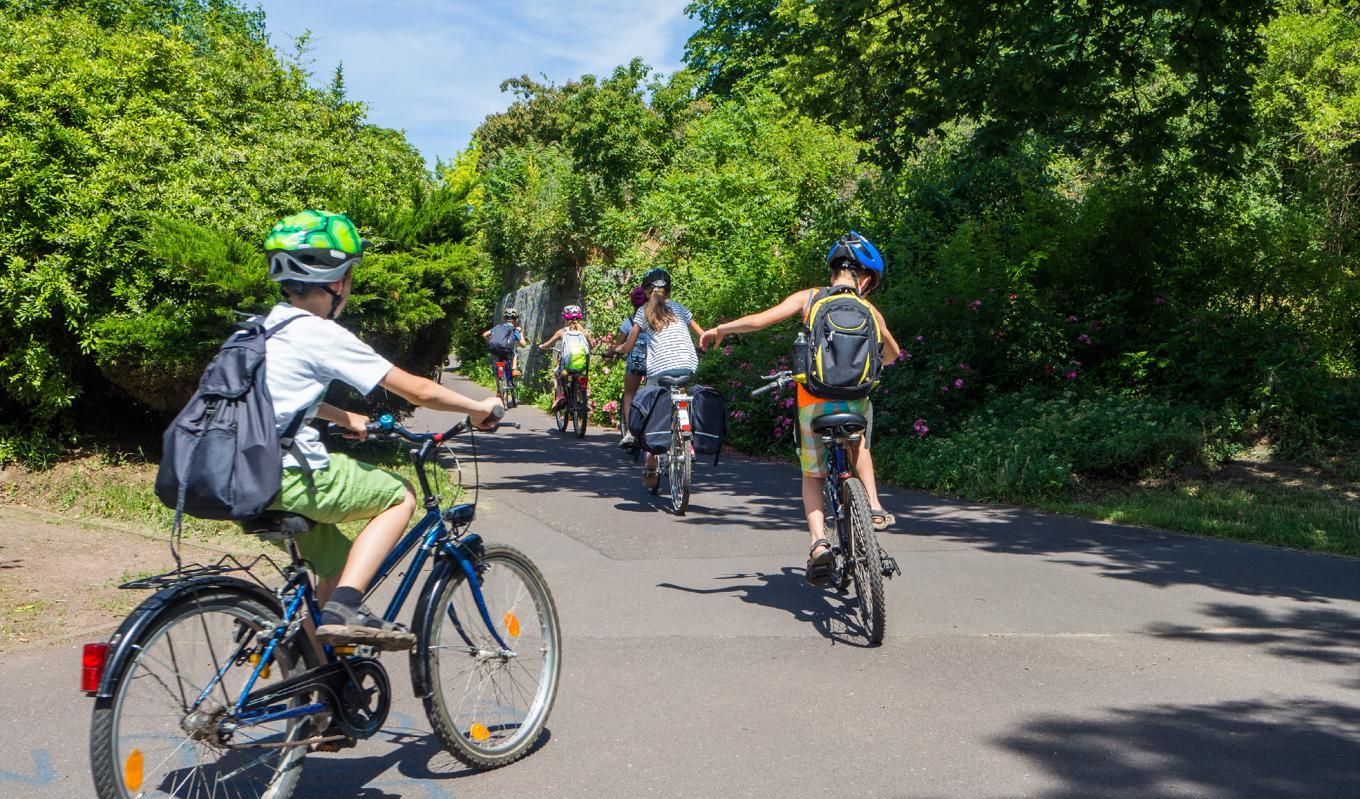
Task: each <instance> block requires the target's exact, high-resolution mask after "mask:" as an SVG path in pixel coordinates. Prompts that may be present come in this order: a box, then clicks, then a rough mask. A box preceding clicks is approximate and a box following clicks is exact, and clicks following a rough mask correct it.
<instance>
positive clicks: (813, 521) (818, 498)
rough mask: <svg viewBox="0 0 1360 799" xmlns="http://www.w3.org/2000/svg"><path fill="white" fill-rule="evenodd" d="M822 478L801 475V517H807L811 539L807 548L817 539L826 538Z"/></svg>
mask: <svg viewBox="0 0 1360 799" xmlns="http://www.w3.org/2000/svg"><path fill="white" fill-rule="evenodd" d="M823 480H824V478H821V477H813V476H811V475H807V474H805V475H803V515H804V516H805V517H807V525H808V533H810V534H811V536H812V538H811V540H810V541H808V547H809V548H811V546H812V545H813V544H815V543H817V539H819V538H826V511H825V509H824V508H823V507H822V482H823Z"/></svg>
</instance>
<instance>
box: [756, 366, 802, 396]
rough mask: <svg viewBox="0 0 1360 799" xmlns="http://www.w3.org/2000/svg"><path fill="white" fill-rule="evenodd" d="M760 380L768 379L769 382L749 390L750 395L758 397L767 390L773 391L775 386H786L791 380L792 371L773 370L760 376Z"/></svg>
mask: <svg viewBox="0 0 1360 799" xmlns="http://www.w3.org/2000/svg"><path fill="white" fill-rule="evenodd" d="M761 380H769V381H770V382H769V383H767V384H766V385H763V386H761V387H760V388H757V389H755V390H753V391H752V392H751V396H753V397H758V396H760V395H761V394H764V393H766V392H768V391H773V390H775V389H776V388H783V387H785V386H787V385H788V384H789V383H792V382H793V372H788V371H785V372H775V373H774V374H772V375H765V376H764V377H762V378H761Z"/></svg>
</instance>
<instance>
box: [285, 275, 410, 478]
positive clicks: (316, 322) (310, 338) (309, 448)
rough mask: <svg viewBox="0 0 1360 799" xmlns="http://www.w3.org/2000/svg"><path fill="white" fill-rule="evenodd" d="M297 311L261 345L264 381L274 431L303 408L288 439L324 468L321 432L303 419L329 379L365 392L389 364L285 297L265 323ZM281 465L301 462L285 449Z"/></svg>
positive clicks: (310, 464)
mask: <svg viewBox="0 0 1360 799" xmlns="http://www.w3.org/2000/svg"><path fill="white" fill-rule="evenodd" d="M299 314H301V315H302V317H303V318H301V319H298V320H297V321H295V322H292V323H290V324H289V325H288V326H287V327H285V328H284V329H282V330H280V331H279V332H278V333H275V334H274V335H273V336H272V337H271V338H270V339H269V341H268V343H266V344H265V385H267V386H269V395H270V397H272V398H273V400H274V424H275V425H277V426H278V429H279V435H280V436H282V435H283V433H284V430H286V429H287V427H288V423H289V422H291V421H293V417H294V416H296V415H297V413H298V411H300V410H303V409H306V412H307V416H306V421H304V422H303V424H302V427H301V428H300V429H299V430H298V434H297V436H296V438H295V439H294V441H295V442H296V449H295V451H296V452H300V453H301V454H302V456H303V457H304V458H306V460H307V467H308V468H309V469H324V468H326V465H327V464H329V463H330V457H329V456H328V455H327V454H326V447H325V445H324V444H322V443H321V433H320V432H318V431H317V430H316V428H314V427H310V426H308V425H307V422H310V421H311V420H312V418H313V417H314V416H316V411H317V408H319V407H320V406H321V398H322V397H323V396H325V394H326V389H327V388H328V387H329V386H330V384H331V381H332V380H339V381H341V382H342V383H347V384H349V385H351V386H353V387H354V388H355V390H357V391H358V392H359V393H360V394H367V393H368V392H370V391H372V390H373V389H374V388H376V387H377V386H378V384H379V383H381V382H382V379H383V378H384V377H386V376H387V373H388V372H390V371H392V363H391V362H390V361H388V360H387V359H386V358H384V357H382V356H381V355H379V354H378V353H376V352H374V351H373V348H372V347H370V346H368V345H367V344H365V343H364V342H362V341H360V340H359V338H358V337H357V336H355V335H354V334H353V333H351V332H349V331H348V330H346V329H345V328H343V327H341V326H340V325H338V324H336V323H335V322H334V321H332V320H330V319H322V318H321V317H319V316H317V315H315V314H312V313H309V312H307V311H304V310H302V309H300V308H294V307H293V306H291V305H289V304H288V303H286V302H281V303H279V304H278V305H275V306H274V307H273V308H272V309H270V311H269V315H268V316H266V317H265V326H266V327H273V326H274V325H277V324H278V323H280V322H282V321H283V320H285V319H288V318H290V317H293V316H298V315H299ZM283 466H284V468H288V467H290V466H292V467H298V466H301V464H300V463H298V461H297V458H295V457H294V456H293V453H292V452H286V453H284V455H283Z"/></svg>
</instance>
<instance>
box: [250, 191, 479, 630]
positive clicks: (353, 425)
mask: <svg viewBox="0 0 1360 799" xmlns="http://www.w3.org/2000/svg"><path fill="white" fill-rule="evenodd" d="M365 244H366V242H364V241H363V240H362V239H360V237H359V232H358V230H357V229H356V228H355V226H354V223H353V222H351V221H350V220H349V219H348V218H347V217H345V216H344V215H343V214H332V213H327V212H325V211H303V212H301V213H298V214H294V215H293V216H290V217H287V218H286V219H283V220H281V221H280V222H279V223H278V224H276V225H275V226H274V229H273V230H272V231H270V233H269V237H268V238H267V239H266V240H265V251H266V253H267V255H268V257H269V277H270V279H271V280H273V281H275V282H277V283H278V284H279V288H280V290H281V291H282V292H283V296H284V300H283V301H282V302H280V303H278V304H277V305H275V306H274V307H273V309H271V310H270V311H269V314H268V316H267V317H266V320H265V324H266V326H267V327H271V328H272V327H273V326H275V325H278V324H279V323H281V322H284V321H285V320H293V321H291V322H290V323H289V324H288V326H287V327H284V328H282V329H281V330H279V331H278V332H277V333H275V334H274V335H273V336H271V337H270V338H269V340H268V343H267V344H266V356H265V357H266V361H267V364H268V368H267V369H266V370H265V381H266V385H267V386H268V388H269V393H270V396H271V397H272V399H273V403H274V414H275V423H276V424H277V426H278V429H279V432H280V435H282V434H283V431H284V430H285V429H286V428H287V427H288V425H289V423H290V422H291V421H292V420H293V418H294V417H295V416H297V415H298V414H299V413H303V414H305V417H304V423H303V425H302V427H301V428H300V429H299V432H298V433H297V435H296V436H294V439H293V440H294V445H293V447H292V449H290V450H289V451H288V452H286V453H284V456H283V465H284V472H283V483H282V486H281V488H280V491H279V495H278V498H277V499H276V500H275V501H274V504H273V505H272V506H271V508H270V509H271V510H282V511H288V512H291V513H297V514H300V515H302V516H305V517H307V518H309V519H311V520H313V521H315V522H317V524H316V525H315V527H313V528H312V530H311V531H309V532H307V533H304V534H302V535H299V536H297V539H296V541H297V545H298V548H299V550H300V551H301V553H302V555H303V557H304V558H306V559H307V560H308V561H310V562H311V564H312V567H313V569H314V570H315V572H316V574H317V577H318V579H319V580H320V581H321V582H320V584H319V585H318V586H317V591H316V593H317V598H318V601H320V602H324V603H325V608H324V610H323V611H322V613H321V618H320V619H318V620H317V624H318V627H317V637H318V638H319V639H320V640H321V641H323V642H325V643H329V644H368V645H372V646H376V647H378V648H381V649H409V648H410V647H411V646H413V645H414V644H415V636H414V635H412V634H411V633H409V632H406V631H405V630H402V629H401V628H399V627H397V626H396V625H393V624H390V623H388V622H385V621H383V620H382V619H381V618H380V617H379V616H377V615H376V614H374V613H373V612H372V611H370V610H369V609H368V608H367V607H366V606H365V605H364V604H363V595H364V591H365V590H366V589H367V588H368V584H369V582H370V581H371V580H372V579H373V576H374V575H375V574H377V572H378V569H379V567H380V566H381V565H382V561H383V559H384V558H385V557H386V556H387V554H388V552H389V551H391V549H392V547H393V545H394V544H396V542H397V541H398V540H399V539H400V537H401V534H402V533H403V532H405V530H406V526H407V524H408V523H409V522H410V521H411V514H412V513H413V512H414V510H415V506H416V500H415V495H414V494H413V493H412V491H411V487H410V486H409V485H408V484H407V483H406V481H405V480H403V479H402V478H401V477H399V476H397V475H396V474H395V473H393V472H390V471H387V470H386V469H379V468H377V467H375V466H370V465H368V464H365V463H360V462H359V461H357V460H355V459H353V458H351V457H349V456H347V455H343V454H330V453H328V452H327V451H326V447H325V445H324V444H323V443H322V441H321V435H320V433H319V432H318V431H317V430H316V429H315V428H312V427H309V426H308V425H307V424H306V422H310V421H311V420H312V419H313V418H316V419H324V420H326V421H328V422H334V423H335V424H336V425H338V426H340V427H342V428H344V429H346V430H348V431H349V432H350V434H352V437H355V438H358V439H359V440H363V439H364V438H365V437H366V435H367V432H366V423H367V421H368V420H367V418H366V417H365V416H363V415H362V414H358V413H351V412H349V411H344V410H341V409H339V408H336V407H334V406H332V405H329V404H327V403H325V402H323V401H322V397H323V396H324V395H325V393H326V390H327V388H328V387H329V386H330V384H331V382H332V381H334V380H339V381H340V382H343V383H346V384H348V385H350V386H352V387H354V389H355V390H357V391H358V392H359V393H360V394H368V393H369V392H371V391H372V390H373V389H374V388H376V387H378V386H382V387H383V388H385V389H387V390H388V391H391V392H392V393H394V394H396V395H398V396H400V397H402V398H404V399H406V400H407V401H408V402H410V403H412V404H413V405H420V406H422V407H426V408H431V409H434V410H438V411H449V412H453V413H466V414H469V415H470V416H471V417H472V419H473V420H474V421H475V422H476V423H477V424H479V425H483V426H484V425H486V424H487V422H488V420H489V419H490V415H491V412H492V409H493V408H495V407H496V405H497V402H496V400H495V399H486V400H480V401H479V400H474V399H471V398H469V397H465V396H463V395H462V394H459V393H457V392H455V391H451V390H449V389H447V388H444V387H443V386H441V385H439V384H438V383H435V382H434V381H432V380H429V379H426V378H424V377H418V376H416V375H413V374H411V373H409V372H407V371H405V370H402V369H399V368H397V367H395V366H393V365H392V364H391V362H389V361H388V360H387V359H385V358H383V357H382V356H381V355H379V354H378V353H377V352H375V351H374V350H373V348H372V347H370V346H369V345H367V344H365V343H364V342H362V341H360V340H359V339H358V338H357V337H356V336H355V335H354V334H353V333H351V332H350V331H348V330H346V329H345V328H343V327H341V326H340V325H339V324H337V323H336V322H335V318H336V317H337V316H339V315H340V313H341V312H342V311H343V310H344V309H345V305H346V303H347V302H348V301H349V297H350V292H351V290H352V288H353V281H354V268H355V267H356V266H358V265H359V264H360V262H361V261H362V260H363V249H364V246H365ZM361 519H367V520H368V523H367V524H366V525H365V526H364V528H363V530H362V531H360V532H359V534H358V535H357V536H356V537H355V538H354V540H353V542H352V543H351V541H350V540H349V538H347V537H346V536H345V534H344V533H343V532H341V530H340V528H339V527H337V526H336V525H338V524H340V523H342V522H351V521H358V520H361Z"/></svg>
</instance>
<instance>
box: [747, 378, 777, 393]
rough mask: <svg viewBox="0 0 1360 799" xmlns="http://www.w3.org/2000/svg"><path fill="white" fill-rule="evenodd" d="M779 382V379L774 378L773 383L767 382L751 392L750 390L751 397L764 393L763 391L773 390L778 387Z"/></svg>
mask: <svg viewBox="0 0 1360 799" xmlns="http://www.w3.org/2000/svg"><path fill="white" fill-rule="evenodd" d="M779 382H780V381H778V380H776V381H774V382H773V383H770V384H768V385H764V386H761V387H760V388H758V389H756V390H754V391H752V392H751V396H753V397H759V396H760V395H761V394H764V393H765V392H767V391H773V390H774V389H776V388H778V387H779Z"/></svg>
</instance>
